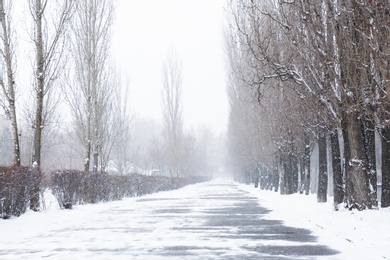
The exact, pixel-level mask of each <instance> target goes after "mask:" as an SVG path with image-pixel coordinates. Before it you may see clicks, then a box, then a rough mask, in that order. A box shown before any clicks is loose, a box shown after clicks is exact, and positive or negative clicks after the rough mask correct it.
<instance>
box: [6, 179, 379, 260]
mask: <svg viewBox="0 0 390 260" xmlns="http://www.w3.org/2000/svg"><path fill="white" fill-rule="evenodd" d="M247 188H248V187H243V186H241V185H237V184H236V183H233V182H231V181H221V180H218V181H212V182H208V183H203V184H196V185H191V186H187V187H184V188H182V189H179V190H175V191H169V192H161V193H157V194H151V195H147V196H144V197H140V198H129V199H124V200H122V201H117V202H111V203H103V204H98V205H83V206H78V207H76V208H75V209H74V210H59V209H58V208H56V207H53V205H51V206H50V207H49V208H48V209H47V210H46V211H44V212H42V213H35V212H28V213H26V214H25V215H23V216H21V217H19V218H14V219H11V220H4V221H0V230H1V236H0V259H37V258H49V259H82V258H93V259H123V258H125V259H345V256H346V255H345V254H344V255H343V254H340V253H341V251H340V250H341V249H340V248H334V246H335V245H334V243H330V244H331V245H332V246H333V247H332V248H331V247H329V246H327V244H326V241H327V240H324V241H323V240H321V239H320V240H318V239H317V238H316V237H315V236H314V235H313V234H312V233H311V232H310V231H309V230H307V229H303V228H301V227H288V226H284V225H283V222H282V221H281V220H280V218H279V219H278V217H277V216H275V215H272V213H271V212H270V211H269V210H267V209H266V208H264V207H263V206H262V205H261V204H259V203H258V202H259V201H261V200H259V199H258V198H257V197H256V196H255V195H256V194H254V195H253V194H251V192H255V193H256V192H257V191H258V190H256V191H253V190H252V191H250V190H249V191H245V189H247ZM270 205H271V206H272V204H270ZM279 213H280V211H279ZM270 215H272V218H270V217H269V216H270ZM309 227H310V225H309ZM317 233H318V232H317ZM318 234H320V233H318ZM320 235H321V234H320ZM336 247H337V246H336ZM355 259H356V258H355ZM372 259H375V258H372ZM382 259H383V258H382Z"/></svg>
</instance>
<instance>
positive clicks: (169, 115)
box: [162, 49, 183, 177]
mask: <svg viewBox="0 0 390 260" xmlns="http://www.w3.org/2000/svg"><path fill="white" fill-rule="evenodd" d="M162 73H163V74H162V76H163V78H162V79H163V81H162V83H163V84H162V85H163V90H162V111H163V120H164V121H163V124H164V127H163V131H164V132H163V135H164V139H165V144H166V155H167V163H168V170H169V172H170V175H171V176H176V177H178V176H179V175H180V170H181V169H180V167H181V166H180V164H181V154H182V151H181V150H182V137H183V114H182V112H183V106H182V84H183V80H182V72H181V63H180V61H179V57H178V56H177V53H176V52H175V51H174V50H173V49H170V50H169V52H168V54H167V57H166V59H165V62H164V64H163V68H162Z"/></svg>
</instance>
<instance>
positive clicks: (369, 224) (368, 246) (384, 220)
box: [239, 185, 390, 259]
mask: <svg viewBox="0 0 390 260" xmlns="http://www.w3.org/2000/svg"><path fill="white" fill-rule="evenodd" d="M239 187H240V188H242V189H243V190H246V191H248V192H250V193H251V194H253V195H255V196H256V197H258V198H259V200H260V205H262V206H263V207H266V208H268V209H270V210H272V212H270V213H269V214H268V215H267V216H266V218H267V219H282V220H283V222H284V223H285V224H286V225H289V226H294V227H303V228H307V229H310V230H311V231H312V232H313V234H314V235H315V236H317V237H318V238H319V242H321V243H322V244H325V245H328V246H329V247H331V248H332V249H335V250H338V251H340V252H341V253H340V254H339V255H338V256H337V258H335V259H390V208H381V209H379V210H366V211H356V210H354V211H349V210H346V209H340V210H339V211H337V212H336V211H334V210H333V203H332V199H333V198H329V199H328V202H327V203H317V202H316V200H317V198H316V196H315V195H309V196H306V195H302V194H293V195H284V196H282V195H280V194H278V193H276V192H271V191H263V190H259V189H255V188H254V187H252V186H248V185H240V186H239Z"/></svg>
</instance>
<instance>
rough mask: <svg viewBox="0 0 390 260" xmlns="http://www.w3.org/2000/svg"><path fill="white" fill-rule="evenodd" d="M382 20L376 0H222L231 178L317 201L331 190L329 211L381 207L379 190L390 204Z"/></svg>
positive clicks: (388, 31)
mask: <svg viewBox="0 0 390 260" xmlns="http://www.w3.org/2000/svg"><path fill="white" fill-rule="evenodd" d="M389 25H390V6H389V4H388V3H387V1H381V0H379V1H373V0H367V1H360V0H321V1H309V0H288V1H287V0H281V1H272V0H270V1H253V0H230V1H228V27H227V29H226V32H225V44H226V50H227V60H228V72H229V73H228V83H229V86H228V91H229V99H230V106H231V111H230V118H229V131H228V140H229V151H230V152H229V153H230V156H231V158H232V159H231V166H232V167H233V168H234V169H235V171H236V172H239V173H240V174H239V176H238V177H240V178H243V177H246V178H251V176H252V177H253V176H256V177H255V179H257V176H260V177H259V178H260V182H265V183H266V186H267V185H268V186H269V187H276V188H277V189H280V192H282V193H285V194H290V193H294V192H298V191H300V192H304V191H306V192H309V191H310V190H311V191H314V192H316V193H317V198H318V201H319V202H324V201H326V199H327V191H328V188H329V187H328V186H330V188H331V192H332V194H333V198H334V203H335V205H336V208H337V205H340V204H341V203H345V206H346V207H347V208H350V209H352V208H356V209H359V210H363V209H371V208H374V207H377V206H378V200H377V192H378V187H381V196H380V197H381V200H380V201H379V202H381V206H382V207H388V206H390V154H389V152H390V127H389V104H390V102H389V88H390V59H389V54H390V26H389ZM313 159H315V160H313ZM314 161H315V162H316V164H317V165H318V173H317V174H316V173H315V172H313V170H312V171H311V169H312V168H313V162H314ZM310 163H312V165H310ZM377 183H379V184H381V186H378V185H377ZM379 191H380V190H379Z"/></svg>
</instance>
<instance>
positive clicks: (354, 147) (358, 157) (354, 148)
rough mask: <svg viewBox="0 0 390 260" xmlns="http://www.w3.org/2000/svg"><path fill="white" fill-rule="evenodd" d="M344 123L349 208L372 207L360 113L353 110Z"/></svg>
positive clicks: (361, 208) (362, 208)
mask: <svg viewBox="0 0 390 260" xmlns="http://www.w3.org/2000/svg"><path fill="white" fill-rule="evenodd" d="M343 123H344V127H343V131H344V133H343V135H344V142H345V162H346V165H345V182H346V183H345V184H346V199H347V206H348V208H349V209H353V208H356V209H358V210H364V209H367V208H371V200H370V196H369V191H368V175H367V172H366V170H365V169H364V168H365V166H366V162H365V155H364V142H363V136H362V125H361V121H360V119H359V113H358V112H356V111H353V112H351V113H350V114H347V115H346V116H345V118H344V122H343Z"/></svg>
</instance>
